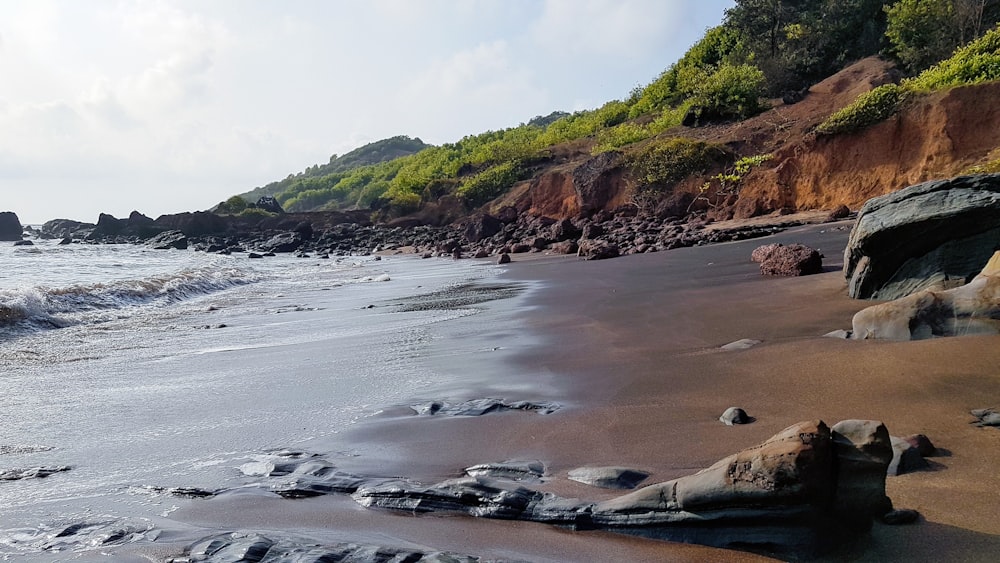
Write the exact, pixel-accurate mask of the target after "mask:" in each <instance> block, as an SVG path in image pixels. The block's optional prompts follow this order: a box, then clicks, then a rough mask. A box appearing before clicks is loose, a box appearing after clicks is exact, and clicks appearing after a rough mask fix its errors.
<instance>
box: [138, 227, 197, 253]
mask: <svg viewBox="0 0 1000 563" xmlns="http://www.w3.org/2000/svg"><path fill="white" fill-rule="evenodd" d="M146 246H148V247H150V248H152V249H154V250H169V249H171V248H176V249H178V250H185V249H186V248H187V247H188V238H187V236H186V235H185V234H184V233H182V232H180V231H166V232H163V233H160V234H158V235H156V236H155V237H153V238H151V239H149V240H148V241H146Z"/></svg>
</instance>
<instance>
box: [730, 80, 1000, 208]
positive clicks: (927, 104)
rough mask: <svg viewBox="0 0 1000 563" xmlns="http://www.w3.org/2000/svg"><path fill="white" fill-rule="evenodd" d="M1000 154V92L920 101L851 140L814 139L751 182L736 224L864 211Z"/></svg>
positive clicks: (785, 152)
mask: <svg viewBox="0 0 1000 563" xmlns="http://www.w3.org/2000/svg"><path fill="white" fill-rule="evenodd" d="M998 147H1000V84H996V83H994V84H985V85H979V86H965V87H960V88H955V89H952V90H949V91H947V92H939V93H935V94H932V95H930V96H927V97H924V98H921V99H917V100H914V101H912V102H911V103H910V104H908V105H907V106H906V107H905V108H904V109H903V111H901V112H900V113H899V114H897V115H895V116H893V117H891V118H890V119H888V120H886V121H884V122H882V123H879V124H877V125H874V126H872V127H869V128H868V129H866V130H864V131H861V132H857V133H854V134H848V135H836V136H829V137H826V136H816V135H807V136H806V137H804V138H803V139H802V140H801V141H799V142H796V143H794V144H790V145H787V146H784V147H782V148H780V149H779V150H778V151H776V152H775V153H774V155H775V158H774V160H773V162H775V163H777V165H776V166H775V167H774V168H771V169H767V170H761V171H759V172H757V173H755V174H753V175H752V176H749V177H748V178H747V181H746V185H745V186H744V188H743V190H742V191H741V193H740V198H739V201H738V202H737V203H736V206H735V208H734V214H735V215H736V216H737V217H747V216H751V215H754V214H759V213H766V212H769V211H773V210H775V209H781V208H793V209H798V210H807V209H823V208H832V207H835V206H837V205H840V204H844V205H847V206H848V207H851V208H852V209H857V208H858V207H860V206H861V204H863V203H864V202H865V201H867V200H868V199H870V198H872V197H875V196H879V195H884V194H887V193H889V192H893V191H896V190H899V189H902V188H904V187H906V186H909V185H913V184H917V183H919V182H923V181H926V180H930V179H935V178H945V177H950V176H955V175H957V174H960V173H961V172H962V171H964V170H966V169H968V168H969V167H970V166H973V165H975V164H977V163H980V162H984V161H987V160H990V159H991V156H993V155H992V153H993V152H994V151H995V150H996V149H997V148H998Z"/></svg>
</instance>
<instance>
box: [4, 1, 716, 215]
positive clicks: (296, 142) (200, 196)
mask: <svg viewBox="0 0 1000 563" xmlns="http://www.w3.org/2000/svg"><path fill="white" fill-rule="evenodd" d="M732 4H733V2H732V1H724V0H698V1H695V0H686V1H681V0H495V1H494V0H453V1H446V0H359V1H347V0H344V1H336V0H314V1H306V0H301V1H295V0H268V1H263V0H192V1H168V0H163V1H155V0H152V1H146V0H137V1H125V0H121V1H117V0H88V1H83V0H75V1H74V0H62V1H48V0H30V1H27V0H25V1H19V0H0V196H2V197H0V211H5V210H11V211H14V212H16V213H17V214H18V215H19V217H20V218H21V221H22V222H23V223H40V222H42V221H45V220H48V219H53V218H71V219H78V220H85V221H91V222H93V221H96V220H97V215H98V213H100V212H108V213H111V214H113V215H115V216H118V217H124V216H127V215H128V213H129V212H131V211H132V210H133V209H135V210H138V211H141V212H143V213H145V214H146V215H149V216H151V217H154V218H155V217H157V216H159V215H161V214H164V213H176V212H181V211H193V210H198V209H207V208H209V207H211V206H212V205H214V204H215V203H217V202H219V201H222V200H224V199H226V198H227V197H229V196H231V195H234V194H237V193H241V192H244V191H248V190H250V189H252V188H255V187H257V186H261V185H264V184H267V183H268V182H270V181H273V180H277V179H281V178H284V177H285V176H287V175H288V174H289V173H294V172H298V171H301V170H302V169H304V168H306V167H307V166H310V165H313V164H317V163H325V162H327V161H328V160H329V158H330V155H332V154H335V153H336V154H343V153H345V152H347V151H349V150H351V149H353V148H356V147H358V146H361V145H363V144H365V143H367V142H371V141H375V140H378V139H383V138H386V137H391V136H394V135H409V136H412V137H420V138H421V139H423V140H424V141H425V142H428V143H434V144H440V143H445V142H453V141H456V140H458V139H460V138H462V137H463V136H465V135H469V134H475V133H480V132H483V131H486V130H489V129H501V128H504V127H511V126H516V125H518V124H519V123H522V122H525V121H527V120H528V119H530V118H532V117H533V116H536V115H542V114H548V113H549V112H551V111H553V110H566V111H572V110H578V109H590V108H594V107H597V106H600V105H601V104H603V103H604V102H606V101H608V100H611V99H621V98H624V97H626V96H627V95H628V93H629V91H630V90H631V89H632V88H633V87H635V86H636V85H640V84H646V83H648V82H649V81H650V80H652V79H653V78H655V77H656V76H657V75H658V74H659V73H660V72H661V71H662V70H663V69H665V68H666V67H667V66H669V65H670V64H671V63H672V62H674V61H676V60H677V59H678V58H679V57H680V56H681V55H682V54H683V53H684V51H685V50H687V48H688V47H689V46H690V45H691V44H692V43H694V42H695V41H697V40H698V39H699V38H700V37H701V35H702V34H703V33H704V31H705V29H707V28H708V27H712V26H715V25H718V24H719V23H720V22H721V20H722V16H723V11H724V10H725V9H726V8H727V7H729V6H731V5H732Z"/></svg>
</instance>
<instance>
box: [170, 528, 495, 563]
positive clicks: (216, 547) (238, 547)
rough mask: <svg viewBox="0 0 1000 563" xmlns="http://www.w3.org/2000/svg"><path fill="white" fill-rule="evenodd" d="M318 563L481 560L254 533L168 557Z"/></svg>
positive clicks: (207, 562)
mask: <svg viewBox="0 0 1000 563" xmlns="http://www.w3.org/2000/svg"><path fill="white" fill-rule="evenodd" d="M232 561H242V562H247V563H251V562H261V563H265V562H268V563H278V562H280V563H318V562H321V561H331V562H332V561H344V562H358V563H360V562H367V561H379V562H385V563H396V562H399V563H402V562H409V561H422V562H427V563H445V562H448V563H473V562H475V561H480V559H479V558H478V557H469V556H466V555H460V554H456V553H450V552H439V551H431V550H421V549H414V548H398V547H387V546H379V545H369V544H359V543H324V544H320V543H317V542H316V540H313V539H308V538H304V537H301V538H300V537H296V536H292V535H288V536H280V537H277V538H275V536H274V535H273V534H272V533H270V532H269V533H268V535H267V536H264V535H260V534H258V533H254V532H231V533H224V534H216V535H213V536H209V537H207V538H204V539H201V540H198V541H197V542H195V543H193V544H191V545H189V546H187V547H186V548H184V554H183V556H182V557H175V558H168V559H166V562H167V563H228V562H232Z"/></svg>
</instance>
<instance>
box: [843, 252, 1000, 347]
mask: <svg viewBox="0 0 1000 563" xmlns="http://www.w3.org/2000/svg"><path fill="white" fill-rule="evenodd" d="M997 319H1000V252H996V253H994V254H993V257H992V258H990V259H989V261H988V262H987V263H986V266H985V267H984V268H983V270H982V272H980V273H979V275H977V276H976V277H975V278H973V280H972V281H971V282H969V283H968V284H966V285H963V286H961V287H956V288H952V289H948V290H943V291H934V290H930V289H925V290H923V291H918V292H917V293H914V294H912V295H907V296H906V297H902V298H900V299H897V300H895V301H890V302H888V303H880V304H878V305H873V306H871V307H868V308H865V309H863V310H861V311H859V312H858V313H857V314H855V315H854V318H853V319H852V321H851V323H852V325H853V330H852V333H851V335H852V338H855V339H862V340H868V339H878V340H920V339H924V338H931V337H935V336H958V335H963V334H984V333H986V334H997V333H1000V321H998V320H997Z"/></svg>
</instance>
